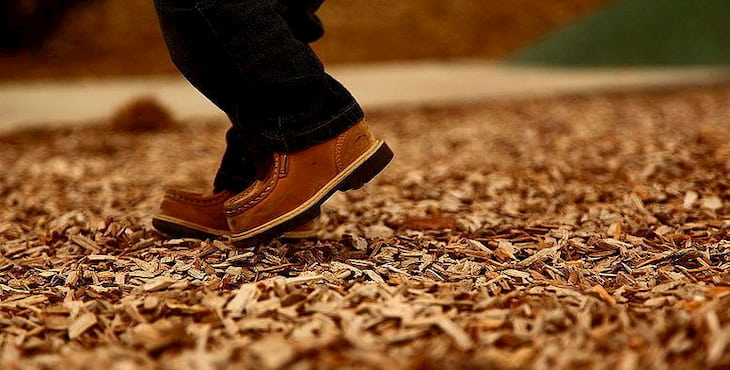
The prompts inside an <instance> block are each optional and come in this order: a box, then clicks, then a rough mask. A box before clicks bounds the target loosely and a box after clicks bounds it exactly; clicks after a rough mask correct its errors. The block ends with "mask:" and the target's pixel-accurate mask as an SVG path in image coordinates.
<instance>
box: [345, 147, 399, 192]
mask: <svg viewBox="0 0 730 370" xmlns="http://www.w3.org/2000/svg"><path fill="white" fill-rule="evenodd" d="M391 160H393V151H392V150H391V149H390V147H388V144H386V143H382V145H381V146H380V148H379V149H378V150H377V151H376V152H375V153H373V155H371V156H370V158H368V159H367V160H366V161H365V162H364V163H363V164H362V165H360V167H358V169H357V170H355V172H353V173H352V174H350V175H349V176H348V177H347V178H345V180H344V181H343V182H342V186H340V188H339V190H341V191H347V190H357V189H360V188H362V187H363V186H364V185H365V184H367V183H368V182H370V180H372V179H373V178H374V177H375V176H377V175H378V174H379V173H380V172H382V171H383V170H384V169H385V167H387V166H388V164H389V163H390V161H391Z"/></svg>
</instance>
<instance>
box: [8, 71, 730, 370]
mask: <svg viewBox="0 0 730 370" xmlns="http://www.w3.org/2000/svg"><path fill="white" fill-rule="evenodd" d="M728 102H730V86H728V85H719V86H710V87H691V88H684V89H680V90H676V91H664V92H634V93H625V94H609V95H594V96H587V97H563V98H550V99H540V100H522V101H512V102H487V103H480V104H475V105H470V106H461V107H429V108H422V109H411V110H402V111H387V112H375V113H373V114H372V115H371V116H370V120H371V122H372V123H373V124H374V127H375V129H376V130H377V131H378V132H379V133H381V134H382V135H383V136H384V137H385V138H386V139H387V140H388V141H389V143H391V144H392V147H393V148H394V149H395V151H396V152H397V159H396V161H395V162H394V163H393V164H392V166H391V167H390V168H389V169H388V170H387V171H386V172H385V173H384V174H383V175H382V176H381V177H379V178H378V179H377V180H376V181H374V182H373V183H372V184H370V185H368V186H366V187H365V188H363V189H362V190H359V191H355V192H350V193H348V194H344V195H343V194H339V195H337V196H336V197H334V198H333V199H332V200H331V201H330V202H329V203H328V204H327V205H326V207H325V209H324V212H323V216H322V218H321V224H322V226H321V229H322V230H321V237H320V239H319V240H316V241H294V242H292V241H275V242H272V243H270V244H267V245H261V246H258V247H256V248H250V249H237V248H234V247H232V246H231V245H230V244H229V243H228V242H226V241H216V240H213V241H211V240H207V241H200V240H194V239H169V238H166V237H165V236H163V235H160V234H158V233H157V232H155V231H154V230H153V229H152V228H151V225H150V217H151V214H152V213H153V212H154V210H155V207H156V204H157V202H158V201H159V199H160V196H161V192H162V189H163V184H165V183H168V182H174V183H178V184H185V185H191V186H205V185H206V184H207V183H208V181H209V179H211V178H212V176H213V173H214V171H215V167H216V164H217V160H218V157H219V155H220V154H221V152H222V149H223V148H222V144H223V134H224V131H225V129H226V123H224V122H210V123H202V122H198V123H196V124H180V125H179V126H178V127H177V128H175V129H170V128H168V129H164V130H157V131H151V132H149V131H148V132H144V133H139V132H131V131H124V130H121V129H113V128H111V126H109V125H106V124H100V125H99V126H96V127H92V128H86V129H81V128H78V129H72V130H55V131H36V132H25V133H18V134H13V135H10V136H5V137H2V138H0V148H1V149H0V165H1V168H2V177H0V272H1V273H0V347H1V348H2V350H0V367H2V368H4V369H24V368H48V369H50V368H94V369H97V368H109V369H145V368H169V369H218V368H259V369H260V368H280V367H289V368H296V369H309V368H315V367H316V368H335V367H351V368H361V367H377V368H431V367H446V366H449V367H457V366H459V367H484V368H505V369H512V368H535V369H550V368H576V369H577V368H581V369H582V368H587V367H591V368H604V369H626V370H629V369H639V368H647V367H649V368H657V369H676V368H717V369H719V368H727V367H728V366H730V345H729V343H730V258H728V252H729V251H730V160H729V159H730V141H728V139H727V137H728V136H727V133H728V132H730V104H728Z"/></svg>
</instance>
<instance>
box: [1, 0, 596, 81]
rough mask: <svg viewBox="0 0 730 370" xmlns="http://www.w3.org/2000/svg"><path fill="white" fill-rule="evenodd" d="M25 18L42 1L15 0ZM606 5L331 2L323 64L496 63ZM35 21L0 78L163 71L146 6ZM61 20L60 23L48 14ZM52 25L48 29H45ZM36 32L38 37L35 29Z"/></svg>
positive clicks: (565, 0)
mask: <svg viewBox="0 0 730 370" xmlns="http://www.w3.org/2000/svg"><path fill="white" fill-rule="evenodd" d="M14 1H16V2H17V1H20V3H21V5H22V6H24V7H25V9H24V10H23V11H25V12H26V13H27V14H31V13H30V12H32V11H38V10H39V9H40V8H42V7H44V6H46V7H47V4H43V3H44V2H45V0H14ZM607 2H609V0H511V1H484V0H451V1H443V0H400V1H392V0H359V1H356V0H329V1H327V2H325V4H324V6H323V8H322V9H321V11H320V13H319V15H320V16H321V17H322V19H323V20H324V22H325V26H326V29H327V32H326V34H325V37H324V38H323V39H322V40H321V41H319V42H317V43H316V44H315V45H314V47H315V49H316V50H317V51H318V52H319V54H320V55H321V57H322V58H323V60H324V61H325V62H326V63H345V62H348V63H349V62H370V61H386V60H402V59H416V58H447V57H477V58H499V57H500V56H503V55H505V54H506V53H508V52H510V51H513V50H515V49H517V48H519V47H521V46H524V45H526V44H528V43H529V42H530V41H532V40H534V39H535V38H536V37H539V36H540V35H543V34H544V33H546V32H548V31H550V30H553V29H555V28H556V27H558V26H560V25H562V24H564V23H566V22H569V21H571V20H574V19H575V18H576V17H578V16H580V15H582V14H584V13H585V12H587V11H589V10H591V9H593V8H595V7H596V6H599V5H602V4H605V3H607ZM67 3H68V4H70V5H58V4H61V3H58V4H57V5H56V6H55V9H50V10H47V13H48V14H46V17H45V18H41V19H40V20H38V19H36V20H35V22H36V24H37V27H36V28H35V29H37V30H38V31H40V30H41V27H40V26H41V25H47V26H48V31H47V32H46V34H45V36H43V37H41V36H39V37H37V38H36V39H35V40H33V39H29V40H26V41H25V42H24V43H23V44H22V45H19V47H18V48H15V49H14V50H8V49H5V50H4V51H3V52H2V55H0V65H2V68H0V79H5V80H8V79H21V78H47V77H79V76H97V75H121V74H158V73H170V72H173V71H174V67H173V66H172V65H171V63H170V62H169V59H168V56H167V51H166V50H165V47H164V44H163V41H162V37H161V35H160V31H159V28H158V24H157V19H156V15H155V12H154V8H153V5H152V1H150V0H75V1H70V2H67ZM57 14H61V15H60V16H56V15H57ZM51 18H55V19H56V20H55V23H54V22H51ZM39 33H40V32H39Z"/></svg>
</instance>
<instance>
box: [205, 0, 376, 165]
mask: <svg viewBox="0 0 730 370" xmlns="http://www.w3.org/2000/svg"><path fill="white" fill-rule="evenodd" d="M276 7H277V5H276V2H274V1H273V0H229V1H223V0H199V1H197V2H196V5H195V8H196V9H197V10H198V11H199V13H200V16H201V17H202V18H203V20H204V21H205V23H206V24H207V26H208V31H209V32H212V33H214V34H215V36H216V40H217V43H219V44H220V45H222V47H223V48H224V49H225V51H226V52H227V53H228V54H229V56H230V58H231V59H232V60H233V62H234V63H235V66H236V69H237V78H236V79H237V80H243V81H242V82H241V83H240V84H238V85H236V86H232V89H235V91H234V92H232V94H231V95H232V96H234V97H235V98H234V99H235V100H236V102H235V107H233V108H226V113H228V114H229V115H230V116H231V117H233V118H234V120H235V121H236V123H237V124H240V125H245V126H249V125H250V126H251V127H254V130H255V132H256V133H257V134H258V135H259V136H260V139H261V141H262V143H263V145H264V147H266V148H268V149H270V150H272V151H276V152H290V151H296V150H300V149H304V148H307V147H309V146H312V145H315V144H317V143H320V142H322V141H325V140H327V139H330V138H332V137H334V136H336V135H337V134H339V133H341V132H343V131H344V130H346V129H348V128H350V127H352V126H353V125H354V124H356V123H357V122H359V121H360V120H362V118H363V112H362V110H361V109H360V106H359V105H358V104H357V102H356V101H355V100H354V98H353V97H352V96H351V95H350V93H349V92H348V91H347V90H346V89H345V88H344V87H343V86H342V85H340V84H339V83H338V82H337V81H335V80H334V79H333V78H332V77H331V76H329V75H328V74H327V73H325V71H324V67H323V66H322V63H321V62H320V61H319V59H318V58H317V56H316V55H315V54H314V52H313V51H312V50H311V48H310V47H309V46H308V45H307V44H306V43H303V42H302V41H300V40H298V39H297V38H295V37H294V34H293V32H292V30H291V29H290V28H289V25H288V24H287V23H286V21H285V19H284V18H283V17H282V16H281V15H280V14H279V13H278V12H277V11H276Z"/></svg>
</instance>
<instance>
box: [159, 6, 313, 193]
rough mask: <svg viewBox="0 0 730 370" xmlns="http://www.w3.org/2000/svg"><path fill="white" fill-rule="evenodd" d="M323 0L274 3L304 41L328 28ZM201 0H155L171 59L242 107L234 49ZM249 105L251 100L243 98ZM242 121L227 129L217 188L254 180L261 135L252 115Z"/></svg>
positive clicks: (223, 103) (228, 104) (227, 103)
mask: <svg viewBox="0 0 730 370" xmlns="http://www.w3.org/2000/svg"><path fill="white" fill-rule="evenodd" d="M322 1H323V0H306V1H302V0H295V1H292V0H278V1H277V2H275V3H272V6H273V7H274V10H275V11H276V12H277V13H278V14H281V16H282V18H283V19H284V20H285V21H286V23H287V25H288V27H289V29H290V30H291V33H292V35H293V36H294V37H295V38H296V39H297V40H299V41H300V42H302V43H309V42H314V41H316V40H318V39H319V38H321V37H322V34H323V32H324V29H323V27H322V23H321V22H320V21H319V18H317V17H316V15H315V14H314V13H315V12H316V11H317V10H318V9H319V7H320V5H321V4H322ZM198 2H199V1H197V0H155V6H156V9H157V13H158V16H159V20H160V26H161V29H162V32H163V35H164V37H165V40H166V42H167V45H168V49H169V52H170V56H171V59H172V60H173V62H174V63H175V65H176V66H177V67H178V69H179V70H180V71H181V73H182V74H183V75H184V76H185V77H186V78H187V79H188V80H189V81H190V82H191V84H192V85H193V86H195V87H196V88H197V89H198V90H199V91H201V92H202V93H203V95H205V96H206V97H208V98H209V99H210V100H211V101H212V102H213V103H214V104H216V105H217V106H218V107H219V108H220V109H221V110H223V111H224V112H227V113H229V114H231V113H232V112H237V111H238V108H237V107H238V105H239V103H238V101H239V100H245V99H246V97H245V95H244V94H240V91H241V89H242V86H244V85H245V81H244V80H242V78H241V74H240V73H239V72H238V70H237V65H236V62H235V60H234V59H233V58H232V55H231V54H230V53H228V52H227V51H226V49H224V47H223V45H222V44H221V43H220V42H218V40H217V36H216V34H215V33H213V32H212V29H211V28H210V27H208V24H207V22H206V21H205V19H204V18H203V17H202V16H201V14H200V12H199V11H198V10H197V9H196V7H195V5H196V3H198ZM243 105H245V104H243ZM238 116H243V117H245V118H246V119H244V120H241V121H238V122H237V120H236V117H231V118H232V121H233V127H232V128H231V129H230V130H229V132H228V134H227V135H226V151H225V154H224V156H223V159H222V161H221V164H220V167H219V170H218V172H217V173H216V177H215V181H214V187H215V191H216V192H218V191H221V190H224V189H227V190H236V191H241V190H243V189H245V188H246V187H247V186H248V185H250V184H251V182H252V181H253V180H254V175H255V173H256V170H257V165H256V159H257V157H260V156H261V153H260V151H261V145H260V144H259V143H258V142H259V140H258V139H256V140H252V139H251V136H255V135H256V134H255V133H254V131H253V130H252V129H251V127H250V126H249V122H250V118H248V117H246V116H245V115H240V114H239V115H238Z"/></svg>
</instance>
